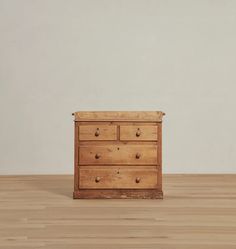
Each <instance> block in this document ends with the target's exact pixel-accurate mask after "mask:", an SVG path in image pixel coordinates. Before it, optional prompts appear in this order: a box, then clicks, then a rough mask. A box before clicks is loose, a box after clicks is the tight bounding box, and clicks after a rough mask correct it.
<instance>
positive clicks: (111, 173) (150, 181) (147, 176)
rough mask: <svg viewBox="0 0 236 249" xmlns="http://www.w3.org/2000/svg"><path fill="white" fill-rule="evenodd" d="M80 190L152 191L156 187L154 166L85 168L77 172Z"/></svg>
mask: <svg viewBox="0 0 236 249" xmlns="http://www.w3.org/2000/svg"><path fill="white" fill-rule="evenodd" d="M79 186H80V188H81V189H152V188H156V187H157V169H156V167H155V166H138V167H135V166H127V167H118V166H101V167H97V166H86V167H83V166H82V167H81V166H80V171H79Z"/></svg>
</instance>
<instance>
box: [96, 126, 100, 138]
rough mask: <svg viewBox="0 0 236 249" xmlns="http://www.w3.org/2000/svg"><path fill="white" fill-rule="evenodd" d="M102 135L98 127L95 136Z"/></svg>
mask: <svg viewBox="0 0 236 249" xmlns="http://www.w3.org/2000/svg"><path fill="white" fill-rule="evenodd" d="M99 135H100V131H99V128H97V130H96V131H95V136H96V137H98V136H99Z"/></svg>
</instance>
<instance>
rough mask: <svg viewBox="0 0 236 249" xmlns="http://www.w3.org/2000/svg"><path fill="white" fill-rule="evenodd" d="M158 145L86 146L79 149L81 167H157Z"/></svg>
mask: <svg viewBox="0 0 236 249" xmlns="http://www.w3.org/2000/svg"><path fill="white" fill-rule="evenodd" d="M157 154H158V153H157V145H128V144H125V145H119V144H118V145H97V146H95V145H84V146H81V147H79V164H81V165H109V164H115V165H117V164H129V165H145V164H148V165H156V164H157V161H158V160H157Z"/></svg>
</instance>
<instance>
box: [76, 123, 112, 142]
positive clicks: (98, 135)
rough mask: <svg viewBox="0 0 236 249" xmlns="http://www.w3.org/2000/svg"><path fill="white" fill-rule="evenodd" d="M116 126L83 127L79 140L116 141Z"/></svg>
mask: <svg viewBox="0 0 236 249" xmlns="http://www.w3.org/2000/svg"><path fill="white" fill-rule="evenodd" d="M116 139H117V126H116V125H81V126H79V140H88V141H89V140H95V141H96V140H116Z"/></svg>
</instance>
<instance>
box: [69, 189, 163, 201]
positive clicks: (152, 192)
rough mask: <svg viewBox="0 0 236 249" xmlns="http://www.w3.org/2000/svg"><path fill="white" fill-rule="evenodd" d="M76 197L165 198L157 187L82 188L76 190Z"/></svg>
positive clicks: (74, 194) (74, 195)
mask: <svg viewBox="0 0 236 249" xmlns="http://www.w3.org/2000/svg"><path fill="white" fill-rule="evenodd" d="M73 197H74V199H163V192H162V191H159V190H156V189H139V190H137V189H135V190H132V189H81V190H78V191H74V193H73Z"/></svg>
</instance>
